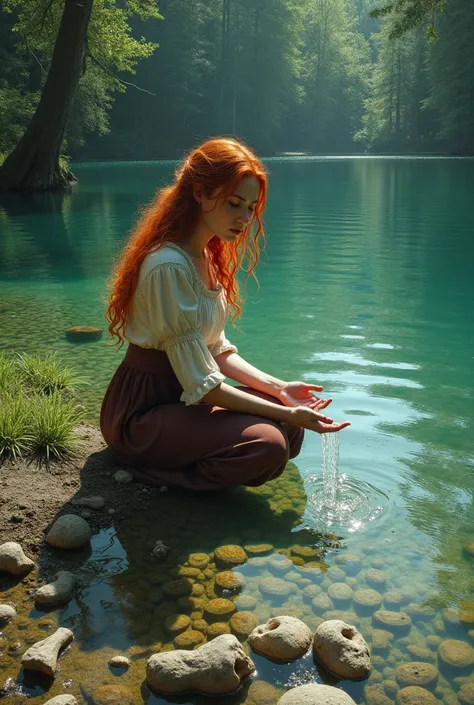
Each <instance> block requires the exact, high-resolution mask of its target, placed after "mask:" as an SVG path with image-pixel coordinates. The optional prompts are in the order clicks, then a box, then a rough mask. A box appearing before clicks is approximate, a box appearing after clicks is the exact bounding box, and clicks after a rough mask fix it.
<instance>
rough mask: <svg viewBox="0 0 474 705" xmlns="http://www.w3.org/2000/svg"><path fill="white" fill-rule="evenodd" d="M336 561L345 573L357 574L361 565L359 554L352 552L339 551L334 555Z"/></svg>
mask: <svg viewBox="0 0 474 705" xmlns="http://www.w3.org/2000/svg"><path fill="white" fill-rule="evenodd" d="M336 563H338V565H339V566H340V567H341V568H343V569H344V570H345V572H346V574H347V575H357V573H358V572H359V571H360V569H361V567H362V563H361V560H360V558H359V556H356V555H355V554H353V553H340V554H339V555H338V556H336Z"/></svg>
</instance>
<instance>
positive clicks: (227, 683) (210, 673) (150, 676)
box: [146, 634, 255, 695]
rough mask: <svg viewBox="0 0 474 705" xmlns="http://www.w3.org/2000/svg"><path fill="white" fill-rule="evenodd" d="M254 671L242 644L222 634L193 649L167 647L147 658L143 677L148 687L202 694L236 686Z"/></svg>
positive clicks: (164, 690) (210, 693)
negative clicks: (169, 649) (166, 649)
mask: <svg viewBox="0 0 474 705" xmlns="http://www.w3.org/2000/svg"><path fill="white" fill-rule="evenodd" d="M254 671H255V665H254V663H253V661H252V660H251V659H249V658H248V656H246V654H245V652H244V650H243V648H242V645H241V644H240V642H239V640H238V639H237V638H236V637H235V636H234V635H233V634H222V635H221V636H218V637H216V638H215V639H213V640H212V641H210V642H208V643H207V644H203V645H202V646H200V647H199V648H198V649H196V650H194V651H185V650H178V651H167V652H164V653H159V654H153V656H151V657H150V658H149V659H148V663H147V667H146V680H147V683H148V685H149V686H150V688H152V689H153V690H157V691H160V692H164V693H184V692H186V691H188V690H195V691H199V692H201V693H205V694H206V695H224V694H225V693H231V692H232V691H234V690H236V689H237V688H238V687H239V685H240V683H241V682H242V680H243V679H244V678H247V676H250V675H251V674H252V673H253V672H254Z"/></svg>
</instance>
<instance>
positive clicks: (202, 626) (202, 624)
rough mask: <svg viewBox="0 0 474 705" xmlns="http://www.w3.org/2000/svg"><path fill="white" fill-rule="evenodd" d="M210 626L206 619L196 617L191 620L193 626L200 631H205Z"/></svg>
mask: <svg viewBox="0 0 474 705" xmlns="http://www.w3.org/2000/svg"><path fill="white" fill-rule="evenodd" d="M208 626H209V625H208V623H207V622H206V620H205V619H195V620H193V621H192V622H191V628H192V629H195V630H196V631H198V632H203V633H205V632H206V631H207V628H208Z"/></svg>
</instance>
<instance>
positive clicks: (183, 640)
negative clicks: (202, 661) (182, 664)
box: [173, 629, 204, 650]
mask: <svg viewBox="0 0 474 705" xmlns="http://www.w3.org/2000/svg"><path fill="white" fill-rule="evenodd" d="M203 641H204V635H203V634H202V632H198V631H197V630H194V629H187V630H186V631H185V632H181V634H178V636H175V638H174V639H173V644H174V645H175V647H176V648H177V649H189V650H191V649H194V648H195V647H196V646H199V644H202V642H203Z"/></svg>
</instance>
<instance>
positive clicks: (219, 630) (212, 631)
mask: <svg viewBox="0 0 474 705" xmlns="http://www.w3.org/2000/svg"><path fill="white" fill-rule="evenodd" d="M206 634H207V638H208V639H209V640H211V639H215V638H216V636H221V634H230V627H229V625H228V624H227V623H226V622H214V623H213V624H210V625H209V626H208V628H207V629H206Z"/></svg>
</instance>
